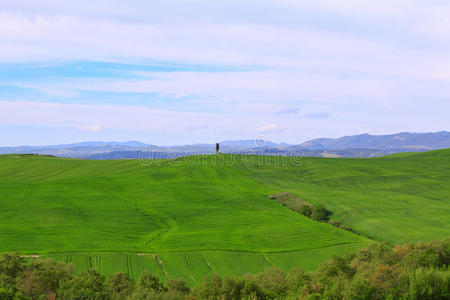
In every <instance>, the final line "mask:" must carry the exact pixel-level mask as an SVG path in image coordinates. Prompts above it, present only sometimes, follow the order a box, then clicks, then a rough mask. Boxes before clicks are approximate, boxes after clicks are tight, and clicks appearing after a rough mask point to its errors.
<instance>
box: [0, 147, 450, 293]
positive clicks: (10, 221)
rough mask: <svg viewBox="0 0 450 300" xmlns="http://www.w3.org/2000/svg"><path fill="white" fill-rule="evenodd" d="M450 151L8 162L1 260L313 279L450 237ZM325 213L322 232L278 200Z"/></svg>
mask: <svg viewBox="0 0 450 300" xmlns="http://www.w3.org/2000/svg"><path fill="white" fill-rule="evenodd" d="M449 166H450V151H449V150H439V151H432V152H427V153H416V154H404V155H394V156H387V157H382V158H375V159H327V158H293V157H282V158H280V157H257V156H238V155H235V156H233V155H222V154H221V155H218V156H214V155H210V156H195V157H187V158H179V159H176V160H158V161H156V160H155V161H144V162H143V161H140V160H105V161H86V160H78V159H67V158H55V157H47V156H37V155H4V156H0V195H1V199H0V252H6V251H18V252H19V253H20V254H28V255H30V254H34V255H40V256H42V257H53V258H55V259H58V260H64V261H67V262H72V263H73V264H74V266H75V268H76V269H77V270H84V269H86V268H89V267H91V266H93V267H96V268H98V269H99V270H101V271H102V272H104V273H105V274H111V273H114V272H117V271H124V272H127V273H129V274H130V275H131V276H132V277H134V278H136V277H138V276H139V274H140V273H141V272H142V271H143V270H144V269H147V270H149V271H150V272H152V273H154V274H157V275H159V276H161V277H162V278H177V277H181V278H183V279H185V280H186V281H187V282H188V284H191V285H192V284H194V283H197V282H199V281H200V280H201V279H202V278H203V277H204V276H205V275H206V274H208V273H211V272H213V273H217V274H220V275H241V274H243V273H247V272H251V273H256V272H260V271H263V270H264V269H265V268H266V267H270V266H279V267H281V268H283V269H286V270H288V269H290V268H292V267H294V266H301V267H303V268H304V269H305V270H313V269H315V268H316V267H317V266H318V264H319V263H320V262H321V261H323V260H324V259H325V258H327V257H329V256H330V255H331V254H332V253H338V254H343V253H346V252H349V251H353V250H355V249H357V248H361V247H363V246H366V245H369V244H371V243H373V241H374V240H375V241H387V242H389V243H395V244H398V243H409V242H416V241H429V240H433V239H442V238H445V237H447V236H448V232H449V231H450V224H449V222H448V216H449V215H450V202H449V200H450V199H449V196H450V190H449V186H450V175H449V174H450V170H449ZM282 191H283V192H290V193H292V194H295V195H296V196H298V197H301V198H302V199H304V200H305V201H307V202H309V203H312V204H317V203H321V204H324V205H325V206H326V207H327V208H328V209H330V210H331V211H332V212H333V215H332V217H331V218H332V220H337V221H339V222H341V223H342V224H343V225H345V226H348V227H351V228H352V229H354V230H355V231H357V232H358V233H360V235H357V234H354V233H352V232H350V231H346V230H342V229H340V228H337V227H333V226H331V225H330V224H327V223H323V222H317V221H314V220H311V219H309V218H306V217H305V216H303V215H301V214H299V213H296V212H294V211H292V210H290V209H288V208H287V207H284V206H282V205H280V204H279V203H277V202H276V201H273V200H272V199H270V198H269V197H268V195H270V194H273V193H277V192H282Z"/></svg>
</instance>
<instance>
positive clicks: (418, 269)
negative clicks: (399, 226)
mask: <svg viewBox="0 0 450 300" xmlns="http://www.w3.org/2000/svg"><path fill="white" fill-rule="evenodd" d="M449 263H450V239H449V240H444V241H433V242H428V243H422V242H419V243H416V244H412V245H399V246H390V245H388V244H386V243H375V244H373V245H372V246H370V247H368V248H363V249H360V250H358V251H356V252H354V253H350V254H347V255H344V256H337V255H334V256H332V257H331V258H330V259H328V260H326V261H325V262H323V263H322V264H321V265H320V267H319V268H318V269H317V270H316V271H314V272H304V271H303V270H302V269H300V268H294V269H292V270H290V271H289V272H285V271H284V270H281V269H279V268H271V269H267V270H265V271H264V272H262V273H259V274H247V275H244V276H238V277H225V278H222V277H219V276H217V275H211V276H208V277H207V278H206V279H205V280H204V281H203V282H202V283H201V284H198V285H196V286H194V287H193V288H190V287H188V286H187V285H186V283H185V282H184V281H183V280H181V279H170V280H167V281H164V282H163V281H161V280H160V279H159V278H158V277H157V276H155V275H152V274H149V273H147V272H144V273H143V274H142V275H141V277H140V278H139V280H137V281H135V280H133V279H131V278H130V277H129V276H128V275H127V274H125V273H116V274H114V275H112V276H110V277H109V278H106V277H105V276H104V275H102V274H101V273H99V272H98V271H96V270H95V269H91V270H88V271H86V272H81V273H75V272H74V271H73V267H72V265H71V264H66V263H63V262H56V261H53V260H51V259H24V258H22V257H21V256H20V255H18V254H17V253H4V254H1V255H0V299H11V300H12V299H14V300H25V299H27V300H29V299H32V300H34V299H80V300H81V299H82V300H85V299H87V300H88V299H108V300H109V299H111V300H115V299H124V300H125V299H133V300H134V299H156V300H158V299H161V300H172V299H173V300H175V299H186V300H196V299H224V300H226V299H230V300H231V299H450V270H449V268H448V265H449Z"/></svg>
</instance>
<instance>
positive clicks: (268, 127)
mask: <svg viewBox="0 0 450 300" xmlns="http://www.w3.org/2000/svg"><path fill="white" fill-rule="evenodd" d="M276 130H278V125H277V124H274V123H270V124H265V125H263V126H260V127H258V128H256V131H257V132H258V133H268V132H274V131H276Z"/></svg>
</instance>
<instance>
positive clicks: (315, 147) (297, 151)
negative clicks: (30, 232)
mask: <svg viewBox="0 0 450 300" xmlns="http://www.w3.org/2000/svg"><path fill="white" fill-rule="evenodd" d="M220 147H221V148H220V150H221V152H222V153H239V154H259V155H283V156H319V157H375V156H382V155H387V154H393V153H398V152H417V151H428V150H434V149H442V148H450V132H448V131H440V132H433V133H409V132H401V133H396V134H389V135H370V134H360V135H354V136H344V137H340V138H335V139H331V138H318V139H313V140H309V141H306V142H304V143H302V144H299V145H289V144H285V143H273V142H270V141H263V140H237V141H222V142H220ZM214 151H215V144H193V145H177V146H156V145H148V144H144V143H141V142H138V141H128V142H102V141H91V142H81V143H74V144H62V145H49V146H17V147H0V154H13V153H38V154H45V155H54V156H62V157H76V158H85V159H130V158H131V159H133V158H145V159H154V158H176V157H179V156H185V155H193V154H210V153H214Z"/></svg>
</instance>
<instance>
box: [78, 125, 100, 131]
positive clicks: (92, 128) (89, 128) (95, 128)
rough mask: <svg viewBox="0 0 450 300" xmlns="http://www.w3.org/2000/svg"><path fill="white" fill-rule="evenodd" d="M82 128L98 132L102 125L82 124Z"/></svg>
mask: <svg viewBox="0 0 450 300" xmlns="http://www.w3.org/2000/svg"><path fill="white" fill-rule="evenodd" d="M81 130H84V131H90V132H96V131H100V130H102V126H101V125H90V126H89V125H88V126H82V127H81Z"/></svg>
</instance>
